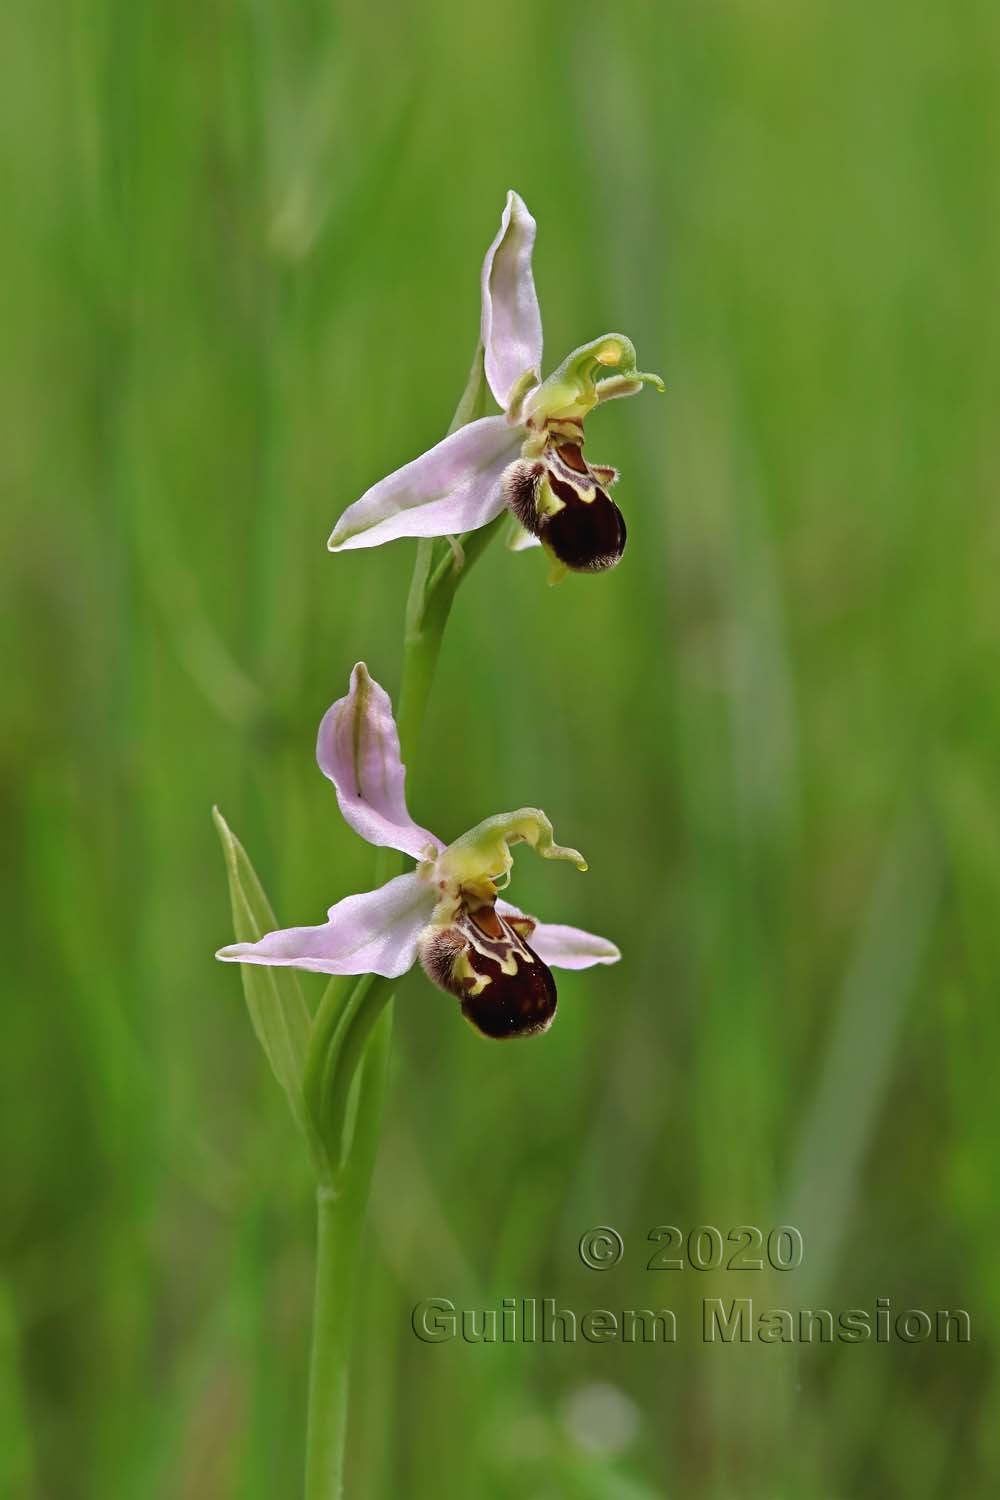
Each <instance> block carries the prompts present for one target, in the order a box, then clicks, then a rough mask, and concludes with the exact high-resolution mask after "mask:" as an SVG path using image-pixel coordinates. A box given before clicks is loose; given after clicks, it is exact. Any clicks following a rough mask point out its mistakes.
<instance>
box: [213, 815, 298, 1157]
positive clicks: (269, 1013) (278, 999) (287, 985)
mask: <svg viewBox="0 0 1000 1500" xmlns="http://www.w3.org/2000/svg"><path fill="white" fill-rule="evenodd" d="M212 818H213V820H214V822H215V826H216V828H217V829H218V833H219V838H220V840H221V842H222V852H223V854H224V856H225V860H226V874H227V876H228V878H229V895H230V899H231V901H232V905H233V930H234V932H235V934H236V940H237V942H240V943H255V942H257V941H258V940H259V939H260V938H262V937H263V936H264V934H265V933H266V932H273V931H274V929H275V928H276V927H277V926H278V922H277V919H276V918H275V915H274V912H273V911H272V910H271V904H270V902H269V901H268V899H267V897H266V895H265V894H264V888H263V886H262V885H261V883H260V881H259V880H258V878H257V874H256V871H255V870H254V867H253V865H252V864H251V863H250V858H249V856H248V854H247V852H246V850H245V849H244V848H243V845H242V844H241V843H240V841H239V839H238V838H237V837H236V836H235V834H234V833H233V831H232V829H231V828H230V827H229V825H228V823H227V822H226V820H225V818H224V817H223V816H222V814H221V813H220V812H219V809H218V808H217V807H215V808H213V809H212ZM240 972H241V974H242V976H243V993H244V995H245V996H246V1002H247V1009H248V1011H249V1012H250V1020H251V1022H252V1023H253V1029H254V1031H255V1032H256V1033H257V1040H258V1041H259V1042H260V1044H261V1046H262V1047H263V1049H264V1052H265V1054H266V1056H267V1060H268V1062H269V1063H270V1064H271V1067H272V1069H273V1070H274V1076H275V1078H277V1080H278V1082H279V1083H280V1084H281V1087H282V1088H283V1089H284V1091H285V1093H286V1094H287V1096H288V1102H289V1104H290V1105H291V1108H292V1114H293V1115H294V1116H295V1119H296V1120H297V1122H298V1124H299V1126H300V1127H301V1129H302V1130H303V1131H304V1132H305V1134H306V1135H307V1136H309V1137H310V1139H311V1138H312V1129H311V1126H310V1124H309V1121H308V1119H307V1116H306V1111H305V1108H304V1104H303V1099H302V1074H303V1069H304V1067H305V1060H306V1053H307V1051H308V1046H309V1030H310V1026H311V1024H312V1023H311V1019H310V1015H309V1009H308V1007H307V1005H306V1002H305V998H304V996H303V994H302V989H301V986H300V985H299V981H298V977H297V976H296V974H295V973H294V971H293V970H291V969H280V968H275V969H271V968H266V967H264V966H262V965H258V964H241V965H240Z"/></svg>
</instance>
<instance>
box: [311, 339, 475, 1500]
mask: <svg viewBox="0 0 1000 1500" xmlns="http://www.w3.org/2000/svg"><path fill="white" fill-rule="evenodd" d="M483 388H484V382H483V370H482V352H481V351H480V350H477V352H476V357H475V359H474V360H473V363H472V370H471V372H470V375H469V382H468V385H467V386H466V390H465V393H464V395H463V397H462V400H461V401H460V402H459V406H458V410H457V411H456V413H455V420H454V421H453V423H452V427H451V429H450V430H451V431H454V430H455V428H456V427H460V426H462V425H463V423H465V422H470V421H472V420H473V419H474V417H475V416H476V415H478V410H479V407H480V406H481V404H482V393H483ZM503 520H504V517H503V516H500V517H498V518H497V520H496V521H493V522H492V523H491V524H490V525H489V526H484V527H482V528H481V530H479V531H475V532H470V533H469V534H468V535H467V536H463V537H461V538H460V539H459V541H458V545H457V547H453V546H452V545H451V544H450V543H449V542H447V541H446V542H438V543H435V542H433V541H430V540H426V541H420V542H419V543H418V544H417V557H416V562H415V564H414V568H413V578H412V581H411V584H410V593H409V598H408V600H407V607H406V627H405V636H404V643H403V674H402V685H401V688H400V695H399V712H398V715H397V724H398V728H399V738H400V745H401V749H402V754H403V761H404V763H406V764H412V762H413V760H414V759H415V756H416V751H417V747H418V745H419V742H420V734H421V730H422V728H423V723H424V718H425V716H426V713H427V704H428V701H429V699H430V693H431V688H432V686H433V682H434V673H435V670H436V668H437V661H438V656H439V655H440V652H441V645H442V641H443V639H444V631H445V626H446V625H447V623H448V616H449V614H450V613H451V606H452V604H453V602H454V599H455V594H456V593H457V591H458V588H459V585H460V584H461V583H462V582H463V580H464V579H465V578H467V577H468V574H469V571H470V569H471V568H472V566H473V564H474V563H475V562H476V561H477V559H478V558H479V557H481V556H482V554H483V552H484V551H485V550H486V548H487V547H488V546H489V544H490V542H491V541H492V540H493V538H494V537H495V536H496V535H497V533H498V532H499V530H500V527H501V525H502V524H503ZM402 868H403V858H402V856H401V855H399V854H397V853H396V851H395V850H392V849H380V850H379V853H378V858H377V862H376V875H377V879H378V881H379V883H381V882H383V881H386V880H389V879H391V877H392V876H393V875H397V874H399V872H400V870H401V869H402ZM392 995H393V983H392V981H390V980H386V979H381V978H380V977H379V976H378V975H370V974H364V975H362V976H361V977H360V978H359V979H358V980H356V981H350V980H343V979H335V980H333V981H332V982H331V984H330V985H329V986H328V987H327V990H326V993H325V994H324V996H323V999H322V1001H321V1002H320V1006H319V1009H318V1011H317V1012H316V1016H315V1019H314V1021H313V1024H312V1029H311V1035H310V1040H309V1048H308V1053H307V1057H306V1062H305V1069H304V1076H303V1092H304V1095H305V1101H306V1106H307V1109H308V1112H309V1114H310V1117H311V1118H312V1119H313V1120H315V1121H316V1122H317V1125H318V1127H319V1133H320V1136H321V1139H322V1141H323V1143H324V1147H325V1157H326V1165H325V1170H324V1177H323V1180H322V1181H321V1183H320V1185H319V1187H318V1189H317V1193H316V1205H317V1217H318V1230H317V1243H316V1297H315V1305H314V1312H313V1344H312V1361H311V1366H310V1374H309V1428H308V1437H307V1446H306V1500H340V1496H342V1495H343V1484H344V1439H345V1434H346V1427H347V1393H348V1370H349V1365H350V1353H351V1313H352V1309H353V1306H354V1302H355V1289H356V1284H357V1273H358V1265H359V1262H360V1257H361V1243H362V1236H363V1233H364V1223H365V1210H366V1208H367V1204H368V1195H369V1190H370V1188H371V1179H372V1172H373V1170H374V1167H375V1157H376V1153H377V1150H378V1139H379V1131H380V1129H381V1123H382V1104H383V1100H384V1096H385V1080H386V1069H387V1064H388V1056H389V1043H390V1039H391V1035H392V1007H391V1001H392ZM358 1069H360V1078H359V1080H358V1087H357V1094H356V1099H355V1109H354V1118H353V1129H352V1130H351V1131H350V1133H349V1138H348V1129H347V1125H348V1120H349V1117H350V1103H351V1091H352V1083H353V1080H354V1078H355V1075H356V1073H357V1071H358Z"/></svg>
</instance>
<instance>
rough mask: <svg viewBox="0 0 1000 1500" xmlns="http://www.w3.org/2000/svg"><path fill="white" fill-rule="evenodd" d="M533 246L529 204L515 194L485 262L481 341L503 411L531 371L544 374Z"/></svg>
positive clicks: (532, 226)
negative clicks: (520, 380)
mask: <svg viewBox="0 0 1000 1500" xmlns="http://www.w3.org/2000/svg"><path fill="white" fill-rule="evenodd" d="M534 244H535V221H534V219H533V218H532V217H531V215H530V214H529V212H528V210H527V208H526V207H525V205H524V200H523V199H522V198H520V197H519V196H518V195H517V193H514V192H510V193H508V194H507V202H506V205H505V207H504V211H503V217H502V218H501V220H500V229H499V232H498V234H497V237H496V239H495V240H494V241H493V243H492V245H491V246H490V248H489V249H488V250H487V252H486V259H485V260H484V261H483V273H482V292H483V307H482V324H481V335H480V336H481V339H482V345H483V353H484V356H485V367H486V379H487V380H488V381H489V385H490V390H491V391H492V392H493V394H494V396H495V397H496V399H497V403H498V404H499V405H500V406H502V407H504V408H506V406H507V403H508V400H509V399H510V393H511V390H512V389H513V387H514V386H515V385H516V383H517V381H518V380H519V379H520V378H521V376H522V375H523V374H525V372H526V371H528V370H534V372H535V374H536V375H537V374H540V372H541V365H542V315H541V313H540V312H539V310H538V298H537V296H536V295H535V279H534V276H533V275H532V272H531V252H532V250H533V248H534Z"/></svg>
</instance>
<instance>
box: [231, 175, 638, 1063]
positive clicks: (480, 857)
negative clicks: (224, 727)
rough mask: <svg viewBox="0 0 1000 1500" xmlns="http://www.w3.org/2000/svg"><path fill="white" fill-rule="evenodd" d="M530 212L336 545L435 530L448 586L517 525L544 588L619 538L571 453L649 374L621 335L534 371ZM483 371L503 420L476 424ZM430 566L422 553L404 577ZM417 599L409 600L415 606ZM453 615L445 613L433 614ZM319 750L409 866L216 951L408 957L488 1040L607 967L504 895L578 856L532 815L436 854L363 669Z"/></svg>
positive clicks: (602, 491) (372, 962) (331, 969)
mask: <svg viewBox="0 0 1000 1500" xmlns="http://www.w3.org/2000/svg"><path fill="white" fill-rule="evenodd" d="M535 228H536V226H535V220H534V219H533V218H532V216H531V214H530V213H529V212H528V209H527V208H526V206H525V204H524V202H523V200H522V199H521V198H520V197H519V196H518V194H517V193H514V192H510V193H508V195H507V201H506V205H505V207H504V211H503V216H502V218H501V221H500V228H499V230H498V232H497V235H496V238H495V239H494V240H493V243H492V244H491V245H490V247H489V249H488V250H487V252H486V257H485V259H484V261H483V266H482V273H481V293H482V301H481V317H480V342H479V347H478V349H477V355H476V361H475V363H474V365H473V375H472V377H470V386H469V390H468V391H467V393H466V397H465V398H463V404H462V406H461V407H460V416H459V417H457V418H456V420H461V421H462V422H463V425H460V426H458V427H457V428H456V430H454V431H452V432H451V433H450V434H449V435H448V436H447V437H446V438H445V439H444V440H443V441H442V442H439V443H437V444H436V445H435V446H434V447H433V448H431V449H429V450H428V452H426V453H424V454H422V455H421V456H420V457H419V458H416V459H414V460H413V461H412V462H411V463H408V464H406V465H404V467H403V468H402V469H399V470H397V471H396V472H395V473H394V474H390V475H389V476H388V477H387V478H385V479H382V480H380V481H379V482H378V483H377V484H375V485H373V486H372V487H371V489H369V490H367V491H366V493H365V494H364V495H362V497H361V498H360V500H357V501H355V502H354V504H353V505H350V506H348V508H347V509H346V510H345V511H344V513H343V515H342V516H341V517H340V519H339V520H338V521H337V523H336V525H335V527H334V529H333V533H332V535H331V537H330V540H329V543H328V545H329V548H330V550H331V551H333V552H344V551H350V550H352V549H355V548H361V547H376V546H380V545H381V544H382V543H384V542H390V541H394V540H396V539H397V538H400V537H415V538H421V539H423V540H422V543H421V545H422V546H424V547H428V546H430V542H429V540H427V539H430V538H435V537H446V538H448V539H449V541H450V542H451V544H452V547H453V549H454V559H453V568H454V573H453V580H454V581H457V579H458V577H459V575H460V573H461V568H462V565H463V553H462V549H461V547H460V545H459V544H458V541H457V538H458V537H460V536H462V535H466V534H468V533H473V532H477V531H479V530H481V529H482V528H485V527H488V526H489V524H490V523H491V522H493V521H494V520H496V519H497V518H499V517H500V516H501V515H502V514H503V513H504V511H505V510H506V511H507V512H509V513H510V515H511V516H512V518H513V528H514V530H513V532H512V536H511V543H510V544H511V546H512V548H513V549H514V550H522V549H524V548H526V547H530V546H537V545H540V546H542V547H543V548H545V550H546V551H547V552H548V554H549V556H550V558H551V560H552V564H553V573H552V577H553V580H554V579H555V578H558V577H560V576H562V575H563V574H564V573H566V572H567V571H575V572H602V571H605V570H606V569H608V568H612V567H614V566H615V565H616V564H617V563H618V562H619V561H620V559H621V556H622V553H623V551H624V548H625V537H626V531H625V521H624V518H623V517H622V514H621V511H620V510H619V508H618V506H617V505H616V504H615V502H614V501H613V500H612V499H611V497H610V494H609V493H608V492H609V490H610V488H611V486H612V485H613V484H614V483H615V481H616V479H617V477H618V476H617V472H616V470H614V469H612V468H610V467H607V466H605V465H601V464H591V463H590V462H589V461H588V460H587V459H586V458H585V457H584V453H583V445H584V421H585V419H586V418H587V416H588V415H589V414H590V413H591V412H592V411H593V410H594V409H595V407H597V406H600V405H601V404H602V403H604V402H606V401H608V400H612V399H615V398H617V397H622V396H632V395H635V394H636V393H637V392H638V391H640V390H641V389H642V386H643V384H645V383H652V384H653V385H655V386H657V387H658V388H659V389H661V390H662V388H663V383H662V381H661V380H660V378H659V376H657V375H650V374H645V373H643V372H642V371H640V370H639V369H638V368H637V365H636V354H635V349H634V347H633V345H632V343H631V341H630V340H629V339H627V338H626V337H625V336H624V335H623V334H619V333H608V334H604V335H602V337H600V338H597V339H593V340H592V341H591V342H590V343H587V344H583V345H581V347H580V348H578V349H575V350H574V351H573V353H572V354H570V355H568V357H567V358H566V359H565V360H563V362H562V364H561V365H559V367H558V368H557V369H556V370H555V371H554V372H553V373H552V374H551V375H549V376H548V377H547V379H544V380H543V379H542V375H541V363H542V321H541V314H540V311H539V306H538V298H537V295H536V293H535V284H534V277H533V272H532V252H533V249H534V243H535ZM484 380H485V383H486V385H487V386H488V388H489V390H490V392H491V393H492V395H493V397H494V398H495V400H496V402H497V405H498V406H499V407H500V408H501V413H500V414H499V415H494V416H482V417H476V418H474V419H470V418H473V416H474V412H475V410H476V408H477V406H479V401H480V397H481V395H482V387H483V382H484ZM427 575H428V565H427V563H426V559H425V562H424V563H423V564H422V563H421V561H420V559H419V558H418V564H417V570H416V571H415V574H414V579H415V583H419V582H420V580H421V579H422V578H423V579H424V580H426V577H427ZM413 597H414V595H413V593H412V592H411V603H412V600H413ZM428 597H429V595H428V593H427V590H426V589H424V588H423V587H421V588H418V589H417V612H416V614H415V615H414V616H413V618H412V619H411V618H410V617H409V615H408V631H409V630H410V629H411V627H412V630H413V632H414V633H415V634H416V635H417V636H419V633H420V629H421V627H422V622H423V613H422V612H423V611H424V610H425V609H426V607H427V602H428ZM446 616H447V606H445V608H444V611H443V615H442V624H441V627H440V628H443V619H444V618H446ZM317 758H318V761H319V765H320V769H321V770H322V771H323V773H324V774H325V775H326V776H327V777H329V779H330V780H331V781H332V782H333V785H334V788H335V789H336V793H337V800H338V802H339V804H340V809H341V812H342V813H343V815H344V817H345V818H346V820H347V821H348V823H350V825H351V826H352V827H353V828H354V829H355V830H356V831H357V832H358V833H360V834H361V835H362V837H363V838H365V839H367V840H368V842H369V843H371V844H374V845H376V846H378V847H382V848H388V849H393V850H396V851H399V852H400V853H402V854H405V855H409V856H410V857H411V858H412V859H414V860H415V861H416V867H415V869H413V870H412V871H409V872H408V873H406V874H402V875H396V876H395V877H394V878H392V879H390V880H388V881H387V882H386V883H384V884H383V885H381V886H380V887H379V888H378V889H376V890H373V891H368V892H365V893H362V894H358V895H352V896H346V897H344V898H343V899H342V900H340V901H338V902H337V903H336V904H335V905H334V906H332V907H331V908H330V910H329V912H328V914H327V920H326V922H325V923H322V924H320V925H318V926H312V927H291V928H285V929H279V930H275V931H272V932H267V933H265V934H264V935H263V936H257V937H255V938H254V939H253V940H248V941H242V942H238V943H235V944H232V945H231V946H229V947H225V948H223V949H221V950H220V952H219V954H218V957H219V958H221V959H225V960H230V961H235V962H238V963H243V964H263V965H267V966H270V967H276V968H281V967H292V968H298V969H306V970H316V971H319V972H322V973H325V974H330V975H358V976H361V975H365V974H373V975H378V976H381V977H382V978H385V979H398V978H400V977H401V976H402V975H403V974H404V973H406V972H407V971H408V970H409V969H411V968H412V967H414V966H415V964H416V963H417V962H418V961H419V963H420V966H421V967H422V968H423V971H424V973H425V974H426V975H427V977H428V978H429V979H430V980H431V981H432V982H433V983H434V984H435V985H437V986H438V988H440V989H442V990H444V991H446V992H447V993H449V994H452V995H454V996H456V997H457V998H458V999H459V1001H460V1003H461V1008H462V1012H463V1014H464V1015H465V1016H466V1018H467V1019H468V1020H469V1021H471V1022H472V1024H473V1025H474V1026H475V1027H476V1028H477V1029H478V1030H479V1031H480V1032H481V1033H483V1034H484V1035H487V1036H490V1037H512V1036H526V1035H532V1034H535V1033H538V1032H542V1031H545V1030H546V1029H547V1028H548V1026H549V1025H550V1024H551V1021H552V1018H553V1016H554V1014H555V1009H556V988H555V983H554V981H553V978H552V974H551V971H550V970H551V966H555V967H562V968H568V969H583V968H588V967H590V966H591V965H593V964H609V963H615V962H616V961H617V960H618V958H619V957H620V955H619V952H618V949H617V948H616V947H615V946H614V944H613V943H610V942H608V941H606V940H605V939H603V938H598V937H594V936H591V935H590V934H588V933H585V932H582V931H581V930H579V929H578V928H575V927H566V926H553V925H551V924H548V923H543V922H538V921H536V920H535V918H533V917H528V916H526V915H525V914H524V913H523V912H521V911H519V910H518V908H517V907H514V906H511V905H509V904H508V903H507V902H506V901H505V900H503V899H502V897H501V895H500V892H501V891H502V890H503V889H505V887H506V883H507V881H508V880H509V877H510V870H511V863H512V859H511V853H510V850H511V847H512V846H513V845H515V844H518V843H527V844H529V845H531V846H532V847H534V848H535V850H536V851H537V852H538V853H539V854H541V855H542V857H543V858H546V859H561V860H569V861H571V862H573V863H575V864H576V865H577V866H578V868H580V869H585V868H586V865H585V864H584V861H583V860H582V858H581V857H580V856H579V855H578V854H577V853H576V852H575V851H574V850H572V849H564V848H562V847H561V846H560V845H559V844H557V843H556V842H555V840H554V838H553V834H552V825H551V823H550V822H549V820H548V818H547V817H546V816H545V814H544V813H543V812H541V811H540V810H539V809H537V808H521V809H519V810H518V811H516V812H512V813H501V814H498V815H497V816H495V817H492V818H488V819H487V820H486V822H484V823H480V824H479V825H478V826H477V827H475V828H473V829H472V830H471V831H470V832H468V833H466V834H463V835H462V837H461V838H458V839H456V840H455V841H454V842H453V843H451V844H448V845H447V846H446V845H444V844H442V843H441V841H440V840H439V839H437V838H435V837H434V835H433V834H431V833H428V832H427V830H426V829H424V828H421V827H419V826H418V825H417V824H416V823H414V822H413V820H412V818H411V817H410V814H409V812H408V810H407V806H406V797H405V790H404V779H405V773H404V768H403V762H402V759H401V752H400V743H399V734H398V731H397V727H396V722H395V719H394V717H393V713H392V706H391V703H390V701H389V697H388V695H387V694H386V692H385V691H384V689H382V688H381V687H380V686H379V685H378V683H377V682H375V681H374V680H373V679H372V678H371V676H370V675H369V673H368V670H367V667H366V666H365V665H364V664H363V663H358V665H357V666H356V667H355V668H354V671H353V673H352V676H351V683H350V690H349V692H348V693H347V695H346V697H343V698H340V699H338V700H337V702H336V703H334V704H333V706H332V708H330V709H329V710H328V711H327V713H326V715H325V717H324V719H323V722H322V724H321V725H320V730H319V740H318V745H317Z"/></svg>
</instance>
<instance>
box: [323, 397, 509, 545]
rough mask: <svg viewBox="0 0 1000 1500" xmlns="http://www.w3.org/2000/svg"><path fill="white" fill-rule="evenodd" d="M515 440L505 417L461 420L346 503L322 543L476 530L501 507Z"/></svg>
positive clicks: (354, 542) (357, 542)
mask: <svg viewBox="0 0 1000 1500" xmlns="http://www.w3.org/2000/svg"><path fill="white" fill-rule="evenodd" d="M521 441H522V437H521V435H520V432H519V430H518V429H515V428H512V427H511V426H510V424H509V423H508V422H507V420H506V418H505V417H481V418H480V419H479V421H478V422H470V423H469V424H468V425H467V426H466V427H460V428H459V429H458V431H457V432H453V433H451V435H450V436H449V437H446V438H444V439H443V441H442V442H440V443H438V444H436V446H435V447H433V448H430V449H428V451H427V452H426V453H422V454H421V455H420V457H419V458H415V459H414V460H413V462H412V463H408V464H404V465H403V467H402V468H401V469H397V470H396V472H395V474H390V475H389V476H388V477H387V478H386V479H380V480H379V482H378V484H375V485H373V486H372V488H371V489H370V490H368V491H366V493H365V494H364V495H362V496H361V499H360V500H356V501H355V502H354V504H353V505H349V506H348V507H347V509H346V510H345V511H344V514H343V515H342V516H341V518H340V520H339V521H338V522H337V524H336V526H335V527H334V528H333V535H332V536H331V537H330V540H329V542H328V543H327V546H328V547H329V549H330V551H331V552H347V551H350V550H351V549H353V548H356V547H379V546H381V545H382V543H383V542H391V541H395V539H396V538H397V537H401V536H457V535H458V534H459V533H460V532H463V531H476V530H477V529H478V528H479V527H480V526H485V525H486V523H487V522H488V521H492V520H493V518H494V516H498V515H499V514H500V512H501V511H502V510H503V507H504V497H503V494H502V493H501V490H500V475H501V474H502V473H503V471H504V469H505V468H506V467H507V465H508V464H509V463H511V462H512V460H513V459H515V458H516V457H517V455H518V453H519V452H520V448H521Z"/></svg>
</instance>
